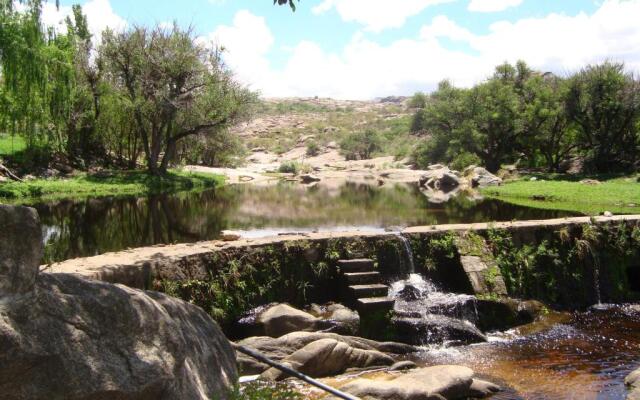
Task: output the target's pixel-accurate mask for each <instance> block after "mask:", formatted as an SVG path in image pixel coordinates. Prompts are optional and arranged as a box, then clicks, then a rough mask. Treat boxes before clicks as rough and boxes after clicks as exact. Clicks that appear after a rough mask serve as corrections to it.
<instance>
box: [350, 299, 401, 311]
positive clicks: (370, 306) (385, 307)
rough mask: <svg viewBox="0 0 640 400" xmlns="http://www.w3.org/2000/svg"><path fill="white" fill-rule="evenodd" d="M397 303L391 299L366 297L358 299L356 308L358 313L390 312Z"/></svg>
mask: <svg viewBox="0 0 640 400" xmlns="http://www.w3.org/2000/svg"><path fill="white" fill-rule="evenodd" d="M395 303H396V301H395V300H394V299H392V298H390V297H387V296H384V297H364V298H361V299H358V301H357V302H356V308H357V309H358V311H389V310H393V306H394V304H395Z"/></svg>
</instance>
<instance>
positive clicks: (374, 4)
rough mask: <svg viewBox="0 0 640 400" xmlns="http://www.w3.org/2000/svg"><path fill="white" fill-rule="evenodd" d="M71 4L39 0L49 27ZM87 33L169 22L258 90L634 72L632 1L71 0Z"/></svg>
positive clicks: (639, 27) (364, 91) (638, 42)
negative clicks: (617, 68)
mask: <svg viewBox="0 0 640 400" xmlns="http://www.w3.org/2000/svg"><path fill="white" fill-rule="evenodd" d="M77 2H78V1H77V0H76V1H67V0H62V1H61V8H60V9H58V10H56V8H55V6H54V5H53V4H52V3H53V1H50V2H49V3H48V4H47V5H46V6H45V7H46V8H45V12H44V17H43V18H44V19H45V21H46V22H47V23H49V24H56V21H59V20H60V18H61V16H63V15H65V14H66V13H68V12H69V9H70V5H71V4H73V3H77ZM80 3H81V4H82V5H83V7H84V10H85V13H86V14H87V16H88V18H89V23H90V25H91V28H92V30H93V31H94V32H95V33H96V34H98V33H99V32H100V31H101V30H102V29H104V27H106V26H111V27H113V28H116V29H118V28H122V27H126V26H131V25H133V24H146V25H151V24H155V23H171V22H172V21H176V22H177V23H178V24H180V25H181V26H192V27H193V28H194V29H195V31H196V33H197V34H198V35H199V36H202V37H203V38H207V39H208V40H210V41H212V42H215V43H217V44H220V45H223V46H224V47H225V49H226V56H225V57H226V61H227V63H228V64H229V65H230V66H231V67H232V68H233V69H234V71H235V72H236V74H237V76H238V78H239V79H241V80H242V81H244V82H246V83H247V84H248V85H250V86H251V87H252V88H253V89H255V90H259V91H260V92H261V93H262V94H263V96H265V97H281V96H321V97H334V98H345V99H369V98H374V97H380V96H388V95H407V94H412V93H414V92H415V91H418V90H422V91H430V90H432V89H433V88H434V87H435V85H437V83H438V82H439V81H441V80H442V79H450V80H452V81H453V82H454V83H455V84H456V85H460V86H469V85H472V84H473V83H474V82H478V81H480V80H482V79H483V78H485V77H486V76H487V75H489V74H490V73H491V72H492V70H493V68H494V66H495V65H497V64H499V63H501V62H504V61H509V62H515V61H516V60H518V59H523V60H525V61H527V62H528V63H529V64H530V65H532V66H533V67H535V68H537V69H540V70H543V71H553V72H555V73H560V74H566V73H570V72H573V71H576V70H578V69H579V68H580V67H581V66H584V65H585V64H588V63H596V62H600V61H603V60H607V59H609V60H614V61H623V62H625V63H626V65H627V68H628V69H629V70H632V71H636V72H637V71H640V23H639V22H638V21H639V17H640V0H600V1H595V0H302V1H301V2H300V3H299V5H298V10H297V12H295V13H292V12H291V11H290V10H289V8H288V7H287V8H285V7H274V6H273V5H272V1H271V0H135V1H134V0H81V1H80Z"/></svg>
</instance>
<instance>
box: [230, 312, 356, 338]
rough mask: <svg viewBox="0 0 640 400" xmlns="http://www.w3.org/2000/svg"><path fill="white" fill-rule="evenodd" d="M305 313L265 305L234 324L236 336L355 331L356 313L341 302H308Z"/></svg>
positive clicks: (345, 332)
mask: <svg viewBox="0 0 640 400" xmlns="http://www.w3.org/2000/svg"><path fill="white" fill-rule="evenodd" d="M308 311H309V312H305V311H302V310H298V309H296V308H294V307H291V306H290V305H288V304H284V303H282V304H279V303H274V304H268V305H265V306H260V307H257V308H255V309H252V310H250V311H248V312H247V313H246V314H245V315H244V316H243V317H242V318H241V319H240V320H239V321H238V323H237V324H236V325H237V326H236V329H235V330H236V331H237V333H238V336H239V337H242V338H244V337H248V336H271V337H274V338H277V337H280V336H282V335H286V334H287V333H291V332H302V331H305V332H316V331H323V332H334V333H339V334H352V335H355V334H357V333H358V329H359V326H360V317H359V316H358V313H357V312H355V311H352V310H350V309H349V308H347V307H345V306H343V305H341V304H334V303H331V304H327V305H323V306H319V305H312V306H311V307H310V308H309V310H308Z"/></svg>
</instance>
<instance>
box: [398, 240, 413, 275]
mask: <svg viewBox="0 0 640 400" xmlns="http://www.w3.org/2000/svg"><path fill="white" fill-rule="evenodd" d="M396 235H397V236H398V238H399V239H400V242H402V245H403V246H404V256H405V260H406V261H407V263H408V265H407V267H408V268H407V270H408V272H409V274H413V273H415V272H416V266H415V264H414V261H413V251H412V250H411V243H409V239H407V238H406V237H404V236H403V235H402V233H397V234H396Z"/></svg>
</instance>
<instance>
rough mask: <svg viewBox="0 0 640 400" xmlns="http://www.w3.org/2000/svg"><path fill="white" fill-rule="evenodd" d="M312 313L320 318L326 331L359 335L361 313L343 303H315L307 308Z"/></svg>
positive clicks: (321, 324) (320, 324)
mask: <svg viewBox="0 0 640 400" xmlns="http://www.w3.org/2000/svg"><path fill="white" fill-rule="evenodd" d="M307 311H308V312H309V313H310V314H311V315H313V316H314V317H316V318H320V319H321V321H322V322H320V323H319V324H318V325H319V326H321V327H322V328H323V329H322V330H323V331H324V332H333V333H338V334H340V335H357V334H358V331H359V330H360V315H359V314H358V312H357V311H354V310H352V309H350V308H348V307H345V306H343V305H342V304H337V303H330V304H325V305H317V304H313V305H312V306H311V307H309V309H308V310H307Z"/></svg>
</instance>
